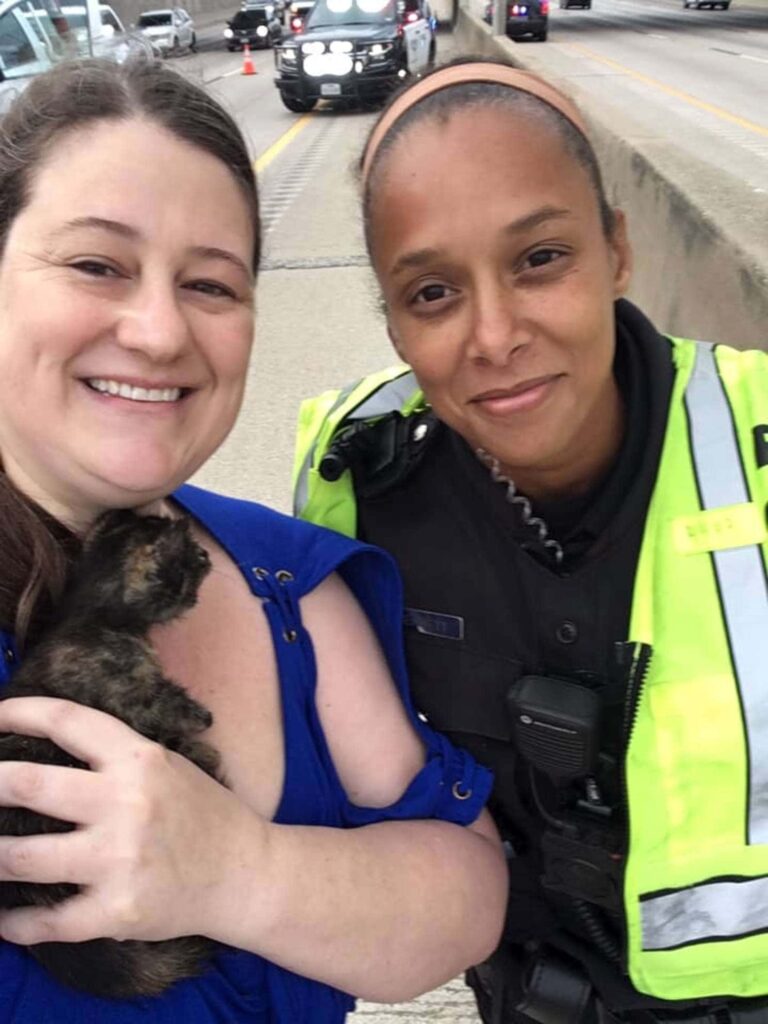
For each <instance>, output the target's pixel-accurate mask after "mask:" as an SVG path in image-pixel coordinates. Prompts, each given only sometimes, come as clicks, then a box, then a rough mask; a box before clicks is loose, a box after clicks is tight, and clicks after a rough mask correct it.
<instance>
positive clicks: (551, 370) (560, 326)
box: [369, 106, 630, 496]
mask: <svg viewBox="0 0 768 1024" xmlns="http://www.w3.org/2000/svg"><path fill="white" fill-rule="evenodd" d="M373 189H374V191H373V201H372V203H371V207H370V221H369V238H370V240H371V248H372V258H373V262H374V266H375V269H376V273H377V276H378V278H379V282H380V284H381V288H382V291H383V293H384V299H385V303H386V309H387V321H388V327H389V332H390V336H391V338H392V341H393V343H394V345H395V347H396V349H397V351H398V354H399V355H400V357H401V358H402V359H403V360H404V361H405V362H407V363H409V364H410V365H411V367H412V368H413V370H414V372H415V374H416V376H417V378H418V380H419V382H420V384H421V386H422V388H423V389H424V392H425V395H426V397H427V400H428V401H429V402H430V403H431V405H432V407H433V408H434V410H435V412H436V413H437V415H438V416H439V417H440V419H442V420H443V421H444V422H445V423H447V424H448V425H449V426H451V427H452V428H453V429H454V430H456V431H457V432H458V433H459V434H461V435H462V436H463V437H464V438H465V439H466V440H467V441H468V442H469V444H470V445H472V447H474V448H477V447H480V448H483V449H485V450H486V451H488V452H490V453H491V454H492V455H494V456H496V458H498V459H499V461H500V462H501V463H502V466H503V467H504V468H505V469H506V470H507V471H508V473H509V474H510V475H511V476H512V478H513V479H514V480H515V482H516V483H517V484H518V486H519V487H520V488H521V489H523V490H525V491H526V492H527V493H528V494H530V495H532V496H541V495H553V494H557V493H564V492H566V491H570V492H574V491H579V490H584V489H587V488H588V487H589V486H591V485H592V484H593V483H594V482H595V481H596V479H597V478H598V477H599V476H600V475H601V473H602V472H603V471H604V470H605V469H606V468H607V466H608V465H609V464H610V461H611V459H612V458H613V456H614V455H615V453H616V451H617V450H618V446H619V443H620V440H621V430H622V410H621V402H620V398H619V394H618V390H617V387H616V384H615V381H614V378H613V374H612V363H613V355H614V344H615V342H614V313H613V302H614V300H615V299H616V298H618V297H619V296H620V295H621V294H623V292H624V290H625V288H626V286H627V283H628V277H629V262H630V260H629V251H628V246H627V243H626V239H625V234H624V224H623V220H622V219H621V217H619V218H618V221H617V227H616V230H615V233H614V235H613V237H612V238H611V239H607V238H606V236H605V233H604V231H603V227H602V224H601V219H600V214H599V207H598V201H597V196H596V194H595V191H594V189H593V187H592V184H591V183H590V180H589V177H588V175H587V172H586V170H585V169H584V168H583V167H582V166H581V165H580V164H579V163H578V161H577V160H576V159H575V158H574V157H573V156H572V155H571V154H569V153H568V152H566V150H565V148H564V146H563V144H562V142H561V141H560V140H559V138H558V137H557V135H556V133H555V132H554V131H553V130H552V129H551V128H550V127H548V126H546V125H542V124H541V123H540V122H539V121H538V120H533V119H531V118H530V116H526V115H522V114H517V113H513V112H512V111H510V110H505V109H503V108H500V107H499V106H494V107H486V108H483V107H478V106H473V107H471V108H462V109H459V110H458V111H454V112H453V113H452V114H451V115H450V117H449V118H448V120H447V122H444V123H439V124H435V123H434V122H433V121H429V120H426V119H425V120H423V121H420V122H416V123H415V124H414V125H412V126H411V127H409V128H408V129H407V130H405V131H404V132H403V134H402V135H401V137H400V138H399V139H398V140H397V141H396V142H395V143H394V144H393V146H392V148H391V150H390V151H389V152H387V153H385V154H384V155H383V156H382V163H381V166H380V168H379V169H378V170H377V171H376V172H374V180H373Z"/></svg>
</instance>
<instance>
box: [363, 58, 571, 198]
mask: <svg viewBox="0 0 768 1024" xmlns="http://www.w3.org/2000/svg"><path fill="white" fill-rule="evenodd" d="M462 82H495V83H496V84H498V85H508V86H510V87H511V88H513V89H519V90H521V91H522V92H528V93H530V94H531V95H532V96H538V98H539V99H540V100H543V101H544V102H545V103H548V104H549V106H550V107H554V108H555V110H559V111H560V113H561V114H562V115H563V117H566V118H567V119H568V120H569V121H570V122H571V124H573V125H574V126H575V127H576V128H578V130H579V131H580V132H581V134H582V135H585V136H586V135H587V126H586V123H585V122H584V119H583V118H582V116H581V114H580V113H579V110H578V108H577V107H576V105H575V104H574V103H572V102H571V100H570V99H569V98H568V97H567V96H566V95H564V94H563V93H562V92H560V90H559V89H556V88H555V87H554V86H553V85H550V84H549V82H545V81H544V79H543V78H539V77H538V75H534V74H533V73H532V72H530V71H522V70H521V69H520V68H513V67H510V66H509V65H507V64H494V63H492V62H490V61H473V62H472V63H467V64H452V65H451V66H450V67H445V68H441V69H440V70H439V71H436V72H435V73H434V74H432V75H428V76H427V77H426V78H422V79H421V81H419V82H417V83H416V85H414V86H413V87H412V88H410V89H407V90H406V91H405V92H404V93H402V94H401V95H400V96H399V97H398V98H397V99H396V100H395V101H394V103H393V104H392V106H391V107H389V108H388V109H387V110H386V111H385V112H384V114H383V115H382V116H381V119H380V120H379V122H378V124H377V125H376V127H375V128H374V129H373V132H372V133H371V137H370V139H369V140H368V145H367V146H366V147H365V153H364V154H363V187H365V184H366V182H367V181H368V175H369V173H370V170H371V166H372V164H373V161H374V158H375V156H376V151H377V150H378V148H379V146H380V145H381V142H382V139H383V138H384V136H385V135H386V134H387V132H388V131H389V129H390V128H391V127H392V125H393V124H394V123H395V121H397V120H399V119H400V118H401V117H402V116H403V114H404V113H405V112H406V111H407V110H410V109H411V107H412V106H414V105H415V104H416V103H418V102H419V101H420V100H423V99H424V98H425V96H431V95H432V93H433V92H439V91H440V90H441V89H447V88H448V86H449V85H458V84H460V83H462Z"/></svg>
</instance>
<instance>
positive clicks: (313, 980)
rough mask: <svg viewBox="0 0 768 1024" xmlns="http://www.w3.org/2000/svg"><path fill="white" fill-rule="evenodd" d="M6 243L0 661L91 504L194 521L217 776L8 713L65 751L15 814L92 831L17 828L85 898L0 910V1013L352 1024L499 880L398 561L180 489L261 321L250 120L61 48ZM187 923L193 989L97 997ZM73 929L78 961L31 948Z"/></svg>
mask: <svg viewBox="0 0 768 1024" xmlns="http://www.w3.org/2000/svg"><path fill="white" fill-rule="evenodd" d="M0 241H1V242H2V254H1V256H0V457H1V458H2V473H0V561H1V562H2V572H1V573H0V588H2V589H1V590H0V630H1V631H2V633H1V635H0V640H1V641H2V651H3V655H4V656H3V659H2V669H1V671H0V677H1V678H2V679H5V678H7V677H8V676H11V675H12V674H13V671H14V669H15V667H16V665H17V664H18V662H19V661H20V660H21V662H22V664H23V660H24V656H25V651H30V652H34V649H35V644H36V643H38V641H39V640H40V638H41V637H43V636H44V635H45V629H46V622H47V621H48V620H49V618H50V617H51V616H52V615H55V614H56V606H57V602H58V601H59V598H60V595H61V591H62V585H63V581H65V580H66V578H67V575H68V571H69V570H68V564H69V560H70V559H71V558H75V557H76V556H77V549H78V548H79V546H80V541H81V538H82V537H83V536H85V535H88V533H89V531H90V528H91V526H92V524H93V523H94V522H95V521H96V520H98V519H99V517H100V516H101V515H102V513H105V512H107V511H109V510H114V509H124V508H128V509H136V510H137V511H139V512H141V513H142V514H152V515H156V516H168V517H170V518H176V517H179V516H184V515H185V516H186V517H188V519H189V520H190V521H191V523H192V530H193V533H194V537H195V539H196V540H197V542H198V543H199V544H200V545H201V546H202V547H203V548H204V549H205V551H206V552H207V558H208V560H210V563H211V566H212V571H211V572H210V573H209V574H208V575H207V576H206V577H205V579H204V580H203V582H202V586H201V588H200V591H199V595H198V600H197V603H196V604H195V606H194V607H193V608H192V609H191V610H190V611H189V612H188V613H187V614H186V615H185V616H184V617H182V618H181V619H178V620H174V621H173V622H171V623H169V624H168V625H165V626H163V627H161V628H156V629H155V630H154V631H153V633H152V640H153V646H154V648H155V650H156V651H157V654H158V656H159V659H160V663H161V665H162V667H163V670H164V671H165V672H166V673H167V674H168V675H170V676H171V677H172V678H173V679H175V680H176V681H177V682H178V683H180V684H181V685H183V687H184V688H185V690H186V691H187V693H188V694H189V696H190V697H192V698H194V699H195V700H197V701H198V702H199V703H201V704H203V705H205V706H206V707H207V708H208V709H209V710H210V711H211V712H212V715H213V725H212V726H211V727H210V728H209V729H207V731H206V732H205V734H204V735H203V737H202V738H203V739H204V740H205V741H206V742H208V743H210V744H211V745H212V746H213V747H215V748H216V749H217V750H218V752H219V754H220V757H221V771H222V776H223V778H225V779H226V780H227V786H224V785H222V784H220V783H219V782H218V781H216V780H215V779H214V778H212V777H211V776H210V775H208V774H206V773H205V772H203V771H202V770H200V768H198V767H197V766H196V765H195V764H193V763H192V762H191V761H189V760H187V759H186V758H184V757H181V756H180V755H179V754H176V753H173V752H172V751H171V750H168V749H165V748H164V747H162V746H160V745H159V744H158V743H156V742H153V741H151V740H149V739H147V738H146V737H145V736H143V735H140V734H139V733H137V732H135V731H134V730H133V729H131V728H129V727H128V726H127V725H125V724H124V723H123V722H122V721H120V720H118V719H117V718H115V717H113V716H111V715H109V714H107V713H105V711H104V710H100V709H99V708H97V707H86V706H83V705H80V704H75V703H72V702H70V701H67V700H62V699H60V697H59V698H55V699H54V698H52V697H50V696H49V697H44V696H30V697H24V698H16V699H8V700H5V701H3V702H2V703H0V732H1V733H17V734H23V735H29V736H33V737H38V736H44V737H48V738H50V739H51V740H52V741H54V743H55V744H57V745H58V746H59V747H60V748H61V749H62V750H64V751H65V752H67V753H68V754H70V755H71V756H72V758H73V761H74V762H76V764H75V766H73V767H62V766H59V765H50V764H36V763H25V762H19V761H9V760H5V761H2V762H0V803H2V804H3V805H6V806H11V807H14V806H21V807H25V808H28V809H30V810H32V811H34V812H36V813H38V814H41V815H45V816H49V817H53V818H58V819H61V820H62V821H64V822H71V823H73V824H74V826H75V827H74V829H72V830H71V831H65V832H58V833H51V834H46V835H28V836H2V837H0V882H5V881H12V882H14V883H19V882H30V883H39V884H41V885H45V884H46V883H57V884H58V883H66V884H68V885H71V886H73V887H76V893H75V895H72V896H71V897H70V898H69V899H66V900H64V901H63V902H59V903H57V904H55V905H53V906H42V907H41V906H35V907H30V906H23V907H16V908H13V909H5V910H0V939H1V940H2V941H0V976H1V977H2V983H1V984H0V1019H2V1020H3V1021H8V1022H11V1021H12V1022H14V1024H40V1022H41V1021H44V1020H51V1021H54V1020H55V1021H56V1024H65V1022H70V1021H71V1022H78V1024H85V1022H89V1021H92V1022H96V1021H98V1022H99V1024H103V1022H108V1021H109V1022H120V1024H132V1022H133V1021H137V1022H138V1021H142V1022H144V1021H148V1022H149V1021H152V1022H155V1021H157V1022H170V1021H173V1022H180V1021H184V1022H185V1024H191V1022H199V1024H213V1022H221V1024H224V1022H233V1021H237V1022H238V1024H244V1022H253V1024H267V1022H270V1024H298V1022H306V1024H310V1022H311V1024H337V1022H341V1021H342V1020H343V1019H344V1017H345V1016H346V1014H347V1012H348V1011H349V1010H350V1009H351V1008H352V1007H353V1005H354V999H353V997H352V995H348V993H353V994H355V995H358V994H359V995H362V996H364V997H366V998H369V999H376V1000H396V999H401V998H407V997H408V996H410V995H412V994H415V993H416V992H418V991H421V990H424V989H426V988H430V987H434V986H435V985H437V984H440V983H441V982H442V981H444V980H446V979H447V978H450V977H452V976H453V975H454V974H455V973H456V972H457V970H459V969H460V968H462V967H464V966H466V965H467V964H468V963H470V962H472V961H473V960H479V959H482V958H483V957H484V956H485V955H487V953H488V952H489V951H490V948H491V947H492V946H493V944H494V942H495V941H496V938H497V936H498V931H499V928H500V922H501V910H500V903H501V902H502V897H503V892H504V888H505V884H506V881H505V877H504V874H505V873H504V869H503V858H502V857H501V853H500V847H499V844H498V839H497V837H496V836H495V833H494V829H493V826H492V825H491V824H490V822H489V820H488V818H487V817H486V816H485V814H484V812H483V811H482V804H483V800H484V797H485V795H486V794H487V792H488V789H489V785H490V780H489V776H488V773H487V772H486V771H485V770H484V769H481V768H479V767H478V766H476V765H475V763H474V762H473V761H472V759H471V758H470V757H469V756H468V755H465V754H463V753H461V752H459V751H457V750H454V749H453V748H452V747H451V746H450V745H449V744H448V743H447V742H446V741H445V740H444V739H442V738H441V737H438V736H437V735H436V734H434V733H433V732H432V731H431V730H430V729H428V728H427V727H426V726H424V725H423V723H421V722H420V721H419V720H418V719H417V717H416V716H415V715H414V714H413V713H412V711H411V710H410V707H409V705H408V703H407V698H406V701H405V703H403V701H402V700H401V699H400V696H398V691H400V694H401V695H404V693H405V680H404V668H403V664H402V656H401V652H400V648H399V623H400V618H401V610H400V602H399V589H398V582H397V578H396V576H395V575H394V573H393V569H392V566H391V565H390V564H389V563H388V562H387V559H386V557H385V556H384V555H382V554H381V553H379V552H377V551H375V550H374V549H371V548H368V547H365V546H361V545H358V544H356V543H351V542H348V541H346V540H343V539H341V538H338V537H336V536H334V535H332V534H329V533H327V532H325V531H322V530H318V529H316V528H315V527H310V526H308V525H306V524H299V523H296V522H295V521H293V520H290V519H288V518H286V517H283V516H280V515H278V514H277V513H274V512H271V511H269V510H267V509H264V508H261V507H260V506H256V505H252V504H250V503H248V502H243V501H235V500H233V499H225V498H222V497H220V496H217V495H213V494H209V493H207V492H204V491H201V490H199V489H197V488H192V487H188V486H183V485H184V481H185V480H186V479H187V478H188V477H189V476H190V475H191V474H192V473H194V472H195V471H196V470H197V469H198V468H199V466H200V465H201V464H202V463H203V462H204V461H205V460H206V459H207V458H208V457H209V456H210V455H211V454H212V453H213V451H214V450H215V449H216V448H217V447H218V445H219V444H220V443H221V442H222V441H223V439H224V438H225V437H226V435H227V433H228V432H229V430H230V429H231V427H232V425H233V423H234V420H235V417H236V415H237V412H238V408H239V406H240V402H241V399H242V394H243V387H244V383H245V375H246V369H247V365H248V359H249V355H250V349H251V343H252V337H253V290H254V284H255V275H256V271H257V267H258V257H259V219H258V203H257V195H256V183H255V181H254V177H253V171H252V168H251V162H250V158H249V155H248V153H247V150H246V148H245V145H244V142H243V139H242V137H241V135H240V133H239V131H238V129H237V127H236V126H235V125H234V123H233V122H232V120H231V119H230V118H229V116H228V115H227V114H226V113H225V112H224V111H223V110H222V109H221V108H220V107H219V106H218V104H216V103H215V102H214V101H213V100H212V99H211V98H210V97H208V96H207V95H206V94H205V93H204V92H203V91H202V90H200V89H199V88H197V87H196V86H194V85H193V84H191V83H190V82H188V81H186V80H185V79H184V78H182V77H181V76H179V75H177V74H175V73H173V72H171V71H169V70H168V69H166V68H164V67H163V66H162V64H159V63H157V64H155V63H137V64H128V65H124V66H122V67H119V66H117V65H114V64H109V63H101V62H99V61H84V62H82V63H75V64H72V65H62V66H61V67H59V68H57V69H56V70H54V71H52V72H50V73H48V74H46V75H43V76H41V77H40V78H38V79H36V80H35V81H33V82H32V83H31V85H30V86H29V87H28V89H27V90H26V91H25V92H24V93H23V94H22V96H21V97H20V98H19V99H18V100H17V101H16V103H15V105H14V106H13V108H12V109H11V111H10V112H9V113H8V114H7V116H6V117H5V119H4V120H3V121H2V123H0ZM83 763H84V764H85V765H86V766H88V767H89V768H90V770H87V769H86V768H83V767H82V764H83ZM77 764H79V765H80V766H77ZM411 819H421V820H411ZM464 825H465V826H467V827H466V828H464V827H459V826H464ZM186 935H198V936H203V937H205V938H206V939H208V940H210V941H211V942H212V944H213V945H214V951H213V954H212V956H211V958H210V960H209V962H208V963H206V964H205V965H204V969H203V971H202V973H200V974H199V975H198V976H195V977H188V978H182V979H180V980H178V981H177V982H176V984H174V985H172V986H171V987H170V988H168V989H166V990H165V991H163V992H161V993H159V994H158V993H157V992H153V991H148V990H146V989H142V988H141V987H140V986H138V987H137V988H136V989H135V991H134V992H124V991H123V992H110V991H105V985H104V983H103V978H101V977H100V975H99V966H98V965H99V959H98V955H96V956H95V958H94V959H93V960H92V959H91V954H92V953H93V951H94V949H95V950H96V951H97V953H98V949H99V948H100V947H99V943H100V941H101V940H117V943H116V944H115V943H114V942H113V943H112V946H113V948H114V946H115V945H116V946H117V948H118V954H117V955H119V949H120V947H121V946H125V947H128V946H129V945H130V944H131V943H136V942H144V943H146V942H162V941H165V940H170V939H173V938H175V937H178V936H186ZM59 943H74V944H79V945H78V947H77V950H76V952H79V951H80V950H82V953H83V958H84V960H83V963H84V964H85V967H84V968H82V969H80V970H79V971H77V972H75V973H77V978H75V977H74V974H72V973H70V974H66V976H64V977H52V976H51V975H50V974H49V973H48V972H47V971H46V970H45V969H43V968H42V967H41V966H40V965H39V964H38V962H37V957H36V954H37V953H42V951H43V950H42V947H46V946H50V945H54V946H55V945H57V944H59ZM38 944H42V947H41V950H40V951H37V950H36V948H35V947H36V946H37V945H38ZM40 959H41V960H42V961H43V963H45V962H46V960H45V957H44V956H42V955H41V956H40ZM89 965H90V966H89ZM70 982H71V983H72V984H71V985H70ZM75 985H76V987H73V986H75ZM78 989H80V990H78ZM82 989H84V990H85V991H82ZM117 996H120V998H117Z"/></svg>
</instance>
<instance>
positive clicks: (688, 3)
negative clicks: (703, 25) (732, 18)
mask: <svg viewBox="0 0 768 1024" xmlns="http://www.w3.org/2000/svg"><path fill="white" fill-rule="evenodd" d="M730 6H731V0H683V7H695V8H696V9H697V10H701V8H702V7H709V8H711V9H712V10H714V9H716V8H718V7H719V8H720V10H721V11H727V10H728V8H729V7H730Z"/></svg>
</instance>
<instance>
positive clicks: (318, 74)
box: [275, 0, 436, 114]
mask: <svg viewBox="0 0 768 1024" xmlns="http://www.w3.org/2000/svg"><path fill="white" fill-rule="evenodd" d="M435 50H436V43H435V21H434V18H433V17H432V15H431V12H430V10H429V7H428V5H427V0H317V2H316V3H315V5H314V7H313V8H312V11H311V12H310V14H309V16H308V17H307V20H306V23H305V25H304V29H303V31H301V32H299V33H297V34H296V35H294V36H292V37H291V38H289V39H286V40H284V41H283V44H282V45H281V46H279V47H276V49H275V65H276V74H275V85H276V86H277V88H278V90H279V92H280V98H281V100H282V101H283V103H284V104H285V106H286V107H287V108H288V109H289V110H291V111H293V112H294V113H297V114H300V113H305V112H306V111H308V110H312V108H313V107H314V106H315V104H316V103H317V102H318V100H320V99H327V100H331V101H336V102H347V103H349V102H354V103H360V104H372V103H377V102H380V101H381V100H383V99H384V98H385V97H386V96H387V94H388V93H389V92H391V91H392V89H394V88H395V86H397V85H398V83H399V82H401V81H402V80H403V79H404V78H406V77H407V76H408V75H418V74H420V73H421V72H423V71H424V70H425V69H426V68H427V66H428V65H429V64H430V63H431V62H433V61H434V59H435Z"/></svg>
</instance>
